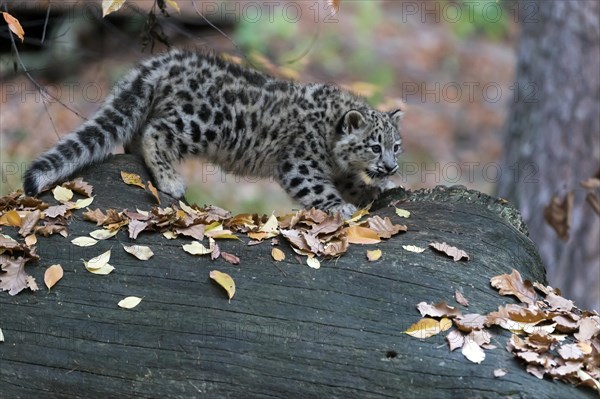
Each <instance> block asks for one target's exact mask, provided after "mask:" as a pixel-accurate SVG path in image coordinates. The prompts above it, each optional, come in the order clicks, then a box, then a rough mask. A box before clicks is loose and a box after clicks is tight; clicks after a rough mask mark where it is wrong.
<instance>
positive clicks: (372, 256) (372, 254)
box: [367, 249, 381, 262]
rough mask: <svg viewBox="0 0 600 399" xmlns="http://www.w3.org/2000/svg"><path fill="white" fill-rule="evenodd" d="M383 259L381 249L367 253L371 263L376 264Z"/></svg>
mask: <svg viewBox="0 0 600 399" xmlns="http://www.w3.org/2000/svg"><path fill="white" fill-rule="evenodd" d="M379 258H381V249H374V250H372V251H367V259H368V260H369V262H375V261H376V260H379Z"/></svg>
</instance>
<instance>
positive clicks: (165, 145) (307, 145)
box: [24, 50, 402, 216]
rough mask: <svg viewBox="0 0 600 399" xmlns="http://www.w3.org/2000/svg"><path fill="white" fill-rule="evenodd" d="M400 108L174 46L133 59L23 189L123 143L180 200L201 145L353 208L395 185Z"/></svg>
mask: <svg viewBox="0 0 600 399" xmlns="http://www.w3.org/2000/svg"><path fill="white" fill-rule="evenodd" d="M401 114H402V113H401V112H400V111H394V112H391V113H385V112H379V111H376V110H374V109H373V108H371V107H370V106H368V105H367V104H366V103H365V102H364V101H362V100H361V99H359V98H356V97H354V96H352V95H351V94H349V93H347V92H345V91H342V90H340V89H338V88H337V87H335V86H331V85H323V84H309V85H303V84H299V83H295V82H288V81H284V80H279V79H275V78H273V77H270V76H268V75H266V74H263V73H261V72H258V71H255V70H252V69H247V68H244V67H241V66H239V65H236V64H233V63H229V62H226V61H224V60H222V59H220V58H218V57H215V56H212V55H206V54H202V53H196V52H187V51H180V50H176V51H172V52H169V53H166V54H163V55H161V56H158V57H155V58H151V59H148V60H146V61H144V62H143V63H141V64H140V65H139V66H138V67H137V68H135V69H133V70H132V71H131V72H130V73H129V74H128V75H127V76H126V77H125V78H124V79H122V80H121V81H120V82H119V83H118V84H117V86H116V87H115V89H114V90H113V93H112V95H111V96H110V97H109V98H108V99H107V101H106V103H105V104H104V106H103V107H102V108H101V109H100V110H99V111H98V113H97V114H96V115H95V116H94V117H93V118H92V119H90V120H89V121H87V122H86V123H84V124H83V125H82V126H80V127H79V128H78V129H76V130H75V131H74V132H72V133H71V134H69V135H67V136H66V137H65V138H63V139H62V140H61V141H60V142H59V143H58V145H57V146H56V147H54V148H53V149H51V150H49V151H48V152H46V153H45V154H43V155H42V156H41V157H39V158H38V159H37V160H36V161H34V162H33V164H32V165H31V168H30V169H29V170H28V171H27V173H26V175H25V181H24V187H25V191H26V193H27V194H30V195H35V194H37V193H39V192H40V191H41V190H42V189H43V188H45V187H48V186H49V185H51V184H54V183H56V182H57V181H59V180H61V179H64V178H67V177H68V176H69V175H71V174H72V173H73V172H75V171H76V170H77V169H79V168H81V167H82V166H84V165H87V164H89V163H92V162H97V161H100V160H102V159H104V158H105V157H106V156H107V155H108V154H109V153H110V151H111V150H112V148H113V147H114V146H115V145H117V144H119V143H123V144H124V145H125V147H126V149H127V151H129V152H133V153H137V154H139V155H141V156H142V157H143V158H144V161H145V163H146V165H147V166H148V167H149V169H150V171H151V172H152V174H153V175H154V177H155V179H156V181H157V184H158V187H159V189H161V190H162V191H165V192H167V193H169V194H171V195H172V196H174V197H176V198H177V197H181V196H183V194H184V191H185V187H184V184H183V181H182V180H181V177H180V176H179V174H178V173H177V172H176V169H175V164H176V163H177V162H178V161H179V160H181V159H182V158H184V157H186V156H189V155H199V156H203V157H205V158H207V159H208V160H210V161H211V162H214V163H216V164H218V165H220V166H221V167H222V168H224V169H225V170H227V171H229V172H232V173H237V174H241V175H252V176H258V177H274V178H275V179H276V180H277V181H278V182H279V183H280V184H281V186H282V187H283V188H284V189H285V190H286V191H287V192H288V194H289V195H290V196H292V197H293V198H295V199H296V200H297V201H298V202H300V203H301V204H302V205H303V206H305V207H311V206H315V207H318V208H322V209H327V210H339V211H341V212H342V213H343V214H344V216H348V215H349V214H351V213H352V212H353V211H354V210H356V205H363V204H365V203H368V202H370V201H371V200H373V199H374V198H375V197H376V196H377V195H378V194H379V193H380V192H381V191H382V190H383V189H386V188H389V186H390V183H389V180H388V177H389V176H390V175H392V174H394V173H395V172H396V170H397V168H398V166H397V163H396V156H397V155H398V153H399V151H400V150H401V139H400V135H399V131H398V127H397V124H398V121H399V119H400V117H401Z"/></svg>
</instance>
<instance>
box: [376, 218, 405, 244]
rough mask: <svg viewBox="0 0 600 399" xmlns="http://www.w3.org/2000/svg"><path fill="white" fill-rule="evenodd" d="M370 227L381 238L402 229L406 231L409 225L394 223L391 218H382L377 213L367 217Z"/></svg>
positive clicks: (390, 235)
mask: <svg viewBox="0 0 600 399" xmlns="http://www.w3.org/2000/svg"><path fill="white" fill-rule="evenodd" d="M367 223H368V224H369V228H370V229H371V230H373V231H374V232H376V233H377V235H378V236H379V238H390V237H392V236H393V235H396V234H398V233H399V232H401V231H406V230H407V227H406V226H404V225H402V224H393V223H392V221H391V220H390V218H388V217H386V218H381V217H379V216H377V215H375V216H373V217H370V218H369V219H367Z"/></svg>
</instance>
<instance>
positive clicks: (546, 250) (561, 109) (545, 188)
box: [499, 0, 600, 310]
mask: <svg viewBox="0 0 600 399" xmlns="http://www.w3.org/2000/svg"><path fill="white" fill-rule="evenodd" d="M519 11H520V12H519V14H518V16H519V22H520V23H521V26H522V32H521V38H520V41H519V43H518V47H517V57H518V62H517V84H518V91H517V92H516V94H515V96H516V97H515V99H514V101H513V103H512V109H511V111H510V115H509V119H508V122H507V127H506V129H507V131H506V138H505V140H506V141H505V155H504V160H503V169H502V170H503V172H504V173H503V175H502V179H501V181H500V185H499V194H500V195H501V196H504V197H506V198H508V199H510V200H511V201H513V202H515V204H516V206H517V208H519V209H520V210H521V212H522V215H523V218H524V220H525V221H526V223H527V224H528V226H529V231H530V236H531V238H532V240H533V241H534V242H535V243H536V244H537V245H538V247H539V250H540V254H541V256H542V259H543V262H544V263H545V265H546V267H547V270H548V281H549V284H550V285H552V286H555V287H558V288H561V290H562V292H563V294H564V295H565V296H566V297H569V298H571V299H574V300H575V301H576V302H577V304H578V305H580V306H581V307H582V308H586V307H587V308H594V309H596V310H600V244H599V243H600V217H599V216H598V215H597V214H595V213H594V211H593V210H592V208H591V207H590V206H589V204H587V203H586V202H585V194H586V192H585V190H584V189H582V188H581V187H580V184H579V183H580V181H582V180H584V179H587V178H589V177H591V176H593V175H595V174H596V173H597V172H598V170H599V169H600V27H599V25H600V20H599V19H600V2H598V1H596V0H591V1H564V0H560V1H522V2H520V4H519ZM517 95H518V97H517ZM570 191H573V192H574V193H575V202H574V207H573V214H572V218H571V228H570V238H569V240H568V241H567V242H565V241H562V240H560V239H559V238H558V236H557V234H556V232H555V231H554V230H553V229H552V228H551V227H550V226H549V225H548V224H547V223H546V222H545V220H544V216H543V210H544V207H545V206H546V205H548V204H549V203H550V200H551V197H552V196H553V195H555V194H557V195H559V196H560V197H561V198H562V197H564V196H565V194H566V193H568V192H570Z"/></svg>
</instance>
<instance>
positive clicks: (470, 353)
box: [461, 336, 485, 363]
mask: <svg viewBox="0 0 600 399" xmlns="http://www.w3.org/2000/svg"><path fill="white" fill-rule="evenodd" d="M461 352H462V354H463V355H464V357H466V358H467V359H468V360H469V361H471V362H473V363H481V362H483V361H484V360H485V352H484V351H483V349H481V346H479V345H478V344H477V342H475V341H474V340H473V339H469V337H468V336H467V337H465V343H464V344H463V346H462V349H461Z"/></svg>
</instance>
